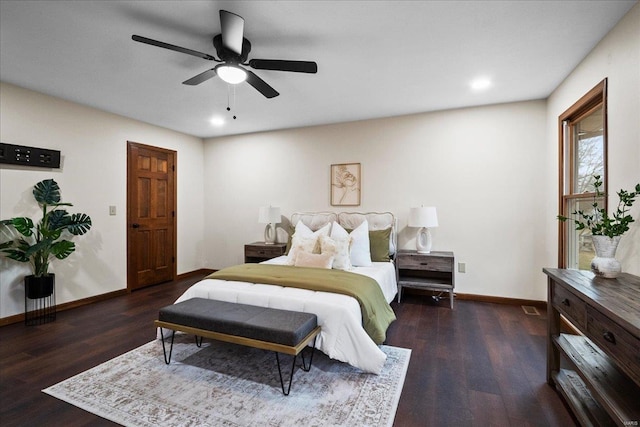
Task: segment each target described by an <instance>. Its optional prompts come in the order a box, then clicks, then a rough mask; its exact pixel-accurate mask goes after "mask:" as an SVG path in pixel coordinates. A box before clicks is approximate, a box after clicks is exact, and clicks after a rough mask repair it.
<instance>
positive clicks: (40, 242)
mask: <svg viewBox="0 0 640 427" xmlns="http://www.w3.org/2000/svg"><path fill="white" fill-rule="evenodd" d="M33 197H34V198H35V200H36V202H37V203H38V205H39V206H40V208H41V209H42V219H40V221H39V222H34V221H33V220H31V218H27V217H16V218H11V219H5V220H2V221H0V229H3V228H5V227H7V228H8V229H9V230H3V236H4V235H5V233H4V231H11V229H12V230H13V231H14V233H7V234H9V235H10V236H11V239H10V240H8V241H4V242H2V243H0V252H4V253H5V255H6V256H7V258H10V259H12V260H15V261H18V262H28V263H30V264H31V268H32V270H33V274H34V276H36V277H41V276H44V275H46V274H48V273H49V261H50V259H51V258H52V257H55V258H57V259H65V258H67V257H68V256H69V255H71V254H72V253H73V252H74V251H75V249H76V246H75V243H73V242H71V241H69V240H67V239H66V237H70V236H69V234H70V235H71V236H73V235H76V236H79V235H82V234H85V233H86V232H87V231H89V230H90V229H91V218H90V217H89V215H86V214H83V213H75V214H70V213H69V212H67V211H66V209H64V208H63V207H66V206H73V205H72V204H71V203H62V202H61V201H60V187H59V186H58V184H57V183H56V182H55V181H54V180H53V179H45V180H44V181H40V182H39V183H37V184H36V185H35V186H34V187H33ZM15 232H17V234H16V233H15Z"/></svg>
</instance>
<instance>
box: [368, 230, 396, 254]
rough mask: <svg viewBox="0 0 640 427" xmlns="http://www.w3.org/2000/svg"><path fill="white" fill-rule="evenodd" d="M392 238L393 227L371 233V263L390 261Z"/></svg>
mask: <svg viewBox="0 0 640 427" xmlns="http://www.w3.org/2000/svg"><path fill="white" fill-rule="evenodd" d="M390 237H391V227H389V228H385V229H384V230H371V231H369V247H370V250H371V261H374V262H385V261H389V260H390V259H391V258H389V248H390V246H389V239H390Z"/></svg>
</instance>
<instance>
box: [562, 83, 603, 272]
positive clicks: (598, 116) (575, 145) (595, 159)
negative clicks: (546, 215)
mask: <svg viewBox="0 0 640 427" xmlns="http://www.w3.org/2000/svg"><path fill="white" fill-rule="evenodd" d="M606 88H607V80H606V79H605V80H603V81H601V82H600V83H599V84H598V85H597V86H596V87H594V88H593V89H591V90H590V91H589V92H588V93H587V94H586V95H585V96H583V97H582V98H581V99H580V100H578V102H576V103H575V104H573V105H572V106H571V107H570V108H569V109H568V110H567V111H565V112H564V113H563V114H562V115H560V117H559V134H560V183H559V188H560V192H559V193H560V214H561V215H564V216H571V213H572V212H574V211H577V210H582V211H589V210H592V209H593V206H592V205H593V203H594V201H597V202H598V205H599V206H601V207H602V206H604V207H605V209H606V201H607V197H606V192H607V161H606V160H607V91H606ZM595 175H597V176H600V179H601V181H602V182H603V184H602V188H601V191H603V192H604V195H602V196H600V197H598V198H596V193H595V188H594V185H593V184H594V182H595V180H594V176H595ZM559 236H560V238H559V251H558V256H559V260H558V264H559V266H560V267H561V268H579V269H582V270H588V269H589V265H590V263H591V259H592V258H593V257H594V256H595V252H594V249H593V245H592V243H591V233H590V232H589V230H581V231H575V228H574V227H573V222H572V221H567V222H566V223H560V231H559Z"/></svg>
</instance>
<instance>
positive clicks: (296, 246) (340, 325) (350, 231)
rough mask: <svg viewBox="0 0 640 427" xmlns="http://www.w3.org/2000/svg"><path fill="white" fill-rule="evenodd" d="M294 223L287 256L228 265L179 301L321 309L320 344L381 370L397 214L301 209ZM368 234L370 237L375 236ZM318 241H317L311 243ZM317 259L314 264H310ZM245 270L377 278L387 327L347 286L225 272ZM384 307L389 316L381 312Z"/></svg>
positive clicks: (393, 277)
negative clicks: (301, 283)
mask: <svg viewBox="0 0 640 427" xmlns="http://www.w3.org/2000/svg"><path fill="white" fill-rule="evenodd" d="M290 221H291V224H292V225H293V226H294V229H293V230H292V233H289V234H290V236H291V239H290V240H291V241H290V242H289V244H288V246H290V249H289V250H288V254H287V255H283V256H281V257H278V258H274V259H271V260H269V261H265V262H263V263H261V265H258V264H251V265H250V264H246V265H244V266H234V267H230V268H229V269H222V270H220V271H219V272H216V273H214V274H213V275H211V276H208V277H207V278H205V279H203V280H201V281H199V282H197V283H195V284H194V285H192V286H191V287H190V288H189V289H187V290H186V291H185V292H184V294H183V295H181V296H180V297H179V298H178V299H177V300H176V303H178V302H181V301H185V300H188V299H190V298H196V297H199V298H209V299H215V300H221V301H229V302H237V303H242V304H250V305H257V306H263V307H272V308H279V309H286V310H294V311H301V312H308V313H313V314H316V315H317V317H318V324H319V325H320V326H321V328H322V331H321V332H320V334H319V335H318V339H317V342H316V348H317V349H319V350H320V351H322V352H324V353H325V354H327V355H328V356H329V357H331V358H332V359H337V360H340V361H342V362H345V363H348V364H350V365H352V366H355V367H357V368H359V369H361V370H363V371H365V372H371V373H375V374H378V373H380V371H381V369H382V367H383V365H384V362H385V360H386V355H385V354H384V353H383V352H382V350H381V349H380V348H379V344H381V343H382V341H384V335H385V333H386V328H387V326H388V324H389V323H391V322H392V321H393V320H395V315H394V314H393V310H391V307H390V306H389V303H390V302H391V301H392V300H393V299H394V297H395V296H396V294H397V280H396V270H395V267H394V264H393V256H394V254H395V248H396V220H395V217H394V216H393V214H391V213H371V212H370V213H345V212H341V213H339V214H337V213H332V212H320V213H295V214H293V215H292V216H291V219H290ZM345 233H346V234H345ZM363 236H367V237H368V240H367V239H364V237H363ZM314 239H315V240H314ZM365 241H366V244H365ZM312 242H315V243H314V244H313V245H312V244H311V243H312ZM340 242H342V243H343V244H345V242H348V246H347V249H345V248H344V247H342V248H341V250H340V251H339V252H340V253H338V252H337V251H338V250H339V249H340V248H338V249H336V247H335V246H340V245H339V243H340ZM332 245H333V246H332ZM343 246H344V245H343ZM365 246H366V248H365ZM325 249H327V250H326V251H325ZM332 249H334V251H333V252H332V251H331V250H332ZM345 250H346V251H347V255H346V256H345ZM327 254H329V255H331V256H327ZM367 256H369V258H368V259H367ZM310 258H311V259H312V262H311V265H308V264H305V263H308V262H309V259H310ZM329 259H330V260H329ZM318 260H320V262H323V263H326V262H329V264H328V265H325V266H324V267H325V269H322V270H320V268H318V267H317V266H316V263H317V262H318ZM303 261H304V262H303ZM345 264H346V265H345ZM262 265H264V266H265V267H263V266H262ZM269 266H272V267H269ZM305 267H316V268H305ZM326 267H329V268H326ZM332 267H333V268H332ZM238 268H240V269H243V268H248V269H250V270H252V271H253V270H264V269H267V270H269V269H270V270H277V274H275V275H274V277H279V275H280V271H281V270H287V271H293V272H294V274H303V273H305V274H306V273H309V272H313V273H314V274H318V275H321V276H322V277H326V278H328V277H329V276H334V275H338V276H337V277H338V278H343V277H347V278H349V279H351V278H352V277H353V278H354V279H355V280H358V281H359V280H363V281H369V282H370V283H373V285H371V287H370V288H369V289H370V292H372V293H373V294H380V297H379V298H378V297H377V296H376V297H375V298H378V299H381V300H382V301H381V302H378V303H379V304H381V305H384V306H385V307H382V306H377V307H376V309H375V310H373V312H375V313H374V315H373V316H374V317H375V319H374V321H377V319H378V316H379V318H380V319H382V320H380V321H379V323H380V325H377V326H379V328H381V329H379V330H377V334H376V333H372V332H371V329H370V328H368V326H369V324H368V323H367V320H368V319H369V317H370V316H372V315H371V314H370V313H369V312H368V311H367V310H370V309H367V307H366V304H364V305H363V302H362V300H360V299H357V298H359V297H354V296H352V295H350V294H348V292H347V294H343V293H335V292H343V290H342V289H338V288H335V292H334V291H326V290H312V289H311V288H299V287H293V285H292V286H289V285H286V286H283V285H282V284H278V283H289V282H286V281H285V282H275V281H273V280H271V283H270V282H269V281H267V280H266V279H265V280H260V279H254V278H249V279H244V278H243V279H242V280H235V277H236V276H233V275H231V276H225V274H222V273H225V272H227V271H229V270H236V269H238ZM339 270H345V272H342V271H339ZM220 274H222V275H220ZM356 276H358V277H356ZM221 277H222V278H221ZM245 280H246V281H245ZM283 280H284V279H283ZM327 280H329V279H327ZM263 282H266V283H263ZM376 285H377V286H376ZM295 286H297V285H295ZM321 289H324V288H321ZM383 312H385V313H386V314H382V313H383ZM389 312H390V314H389ZM365 328H366V330H365ZM376 341H377V342H376Z"/></svg>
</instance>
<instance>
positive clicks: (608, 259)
mask: <svg viewBox="0 0 640 427" xmlns="http://www.w3.org/2000/svg"><path fill="white" fill-rule="evenodd" d="M620 237H621V236H615V237H613V238H611V237H608V236H591V239H592V240H593V246H594V248H595V250H596V257H595V258H594V259H593V260H591V271H593V272H594V273H595V274H596V276H599V277H604V278H606V279H615V278H616V277H618V274H620V272H621V271H622V267H621V266H620V262H618V260H617V259H615V256H616V250H617V249H618V243H620Z"/></svg>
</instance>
